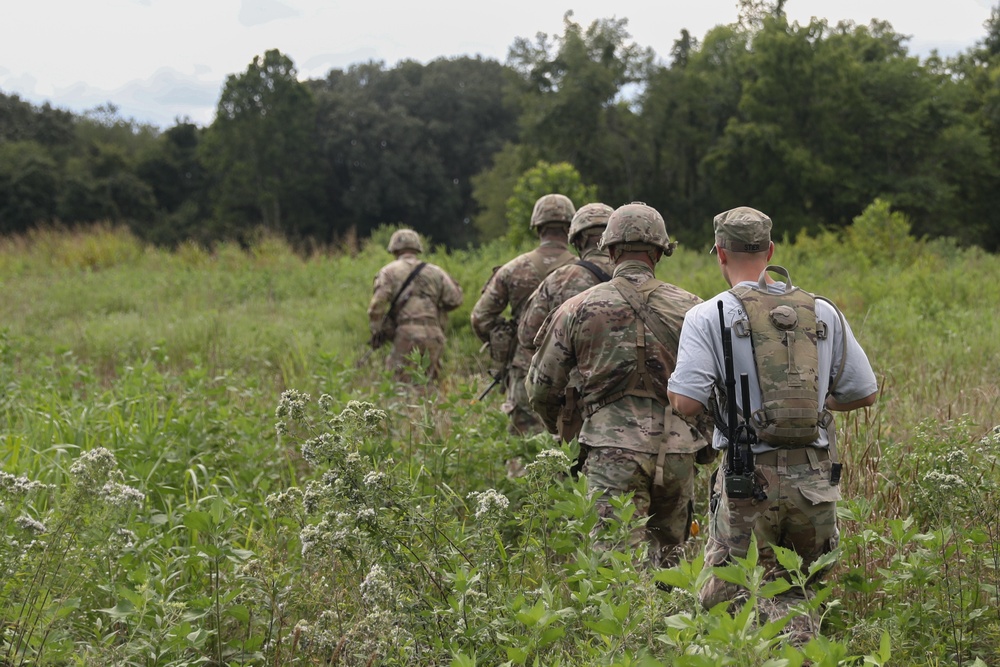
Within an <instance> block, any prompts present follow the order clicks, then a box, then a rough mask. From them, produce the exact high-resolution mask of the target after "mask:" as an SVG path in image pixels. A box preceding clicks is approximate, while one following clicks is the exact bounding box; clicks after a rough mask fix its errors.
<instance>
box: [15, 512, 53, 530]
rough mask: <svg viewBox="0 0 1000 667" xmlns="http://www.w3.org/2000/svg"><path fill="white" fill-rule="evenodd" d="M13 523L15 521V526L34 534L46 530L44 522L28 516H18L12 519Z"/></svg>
mask: <svg viewBox="0 0 1000 667" xmlns="http://www.w3.org/2000/svg"><path fill="white" fill-rule="evenodd" d="M14 523H16V524H17V527H18V528H20V529H21V530H26V531H28V532H29V533H34V534H35V535H41V534H42V533H44V532H45V531H46V530H47V528H46V527H45V524H44V523H42V522H41V521H38V520H36V519H32V518H31V517H30V516H23V515H22V516H19V517H17V518H16V519H14Z"/></svg>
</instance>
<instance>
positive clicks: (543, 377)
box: [525, 309, 576, 433]
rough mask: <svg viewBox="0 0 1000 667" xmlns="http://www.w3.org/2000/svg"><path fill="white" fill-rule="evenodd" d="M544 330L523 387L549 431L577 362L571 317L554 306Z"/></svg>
mask: <svg viewBox="0 0 1000 667" xmlns="http://www.w3.org/2000/svg"><path fill="white" fill-rule="evenodd" d="M551 319H552V321H551V323H550V324H549V326H548V329H547V330H546V334H545V336H544V338H542V340H541V344H540V345H539V346H538V351H537V352H536V353H535V355H534V356H533V357H532V358H531V365H530V366H529V367H528V375H527V378H526V379H525V388H526V389H527V392H528V402H529V403H530V404H531V408H532V409H533V410H534V411H535V412H536V413H537V414H538V416H539V417H540V418H541V420H542V422H543V423H544V424H545V427H546V428H547V429H548V430H549V432H550V433H555V432H556V431H557V429H558V420H559V411H560V409H561V408H562V401H563V398H562V397H563V395H564V394H565V392H566V385H567V383H568V382H569V372H570V369H572V368H573V367H574V366H575V365H576V357H575V356H574V353H573V347H572V342H571V333H570V330H569V328H570V327H572V320H571V318H570V317H569V314H568V313H567V312H565V311H563V310H562V309H560V310H557V311H556V313H555V314H554V315H553V317H552V318H551Z"/></svg>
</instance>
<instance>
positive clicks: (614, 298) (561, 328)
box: [526, 202, 706, 567]
mask: <svg viewBox="0 0 1000 667" xmlns="http://www.w3.org/2000/svg"><path fill="white" fill-rule="evenodd" d="M675 245H676V244H674V243H672V242H671V241H670V239H669V238H668V237H667V230H666V226H665V224H664V222H663V217H662V216H661V215H660V214H659V213H658V212H657V211H656V210H655V209H653V208H651V207H649V206H646V205H645V204H643V203H640V202H633V203H631V204H627V205H625V206H622V207H621V208H619V209H617V210H616V211H615V212H614V213H613V214H612V215H611V217H610V218H609V219H608V225H607V228H606V229H605V230H604V235H603V236H602V237H601V247H603V248H607V249H608V250H609V254H610V256H611V261H612V263H613V264H614V267H615V268H614V274H613V277H612V279H611V281H610V282H607V283H602V284H599V285H597V286H595V287H592V288H590V289H589V290H587V291H585V292H583V293H581V294H578V295H576V296H575V297H573V298H571V299H569V300H568V301H566V302H565V303H564V304H563V305H562V306H560V307H559V308H557V309H556V311H555V312H554V313H552V314H551V315H550V316H549V319H548V321H546V323H545V324H544V325H543V331H544V333H543V334H541V336H542V338H541V340H540V341H538V342H539V345H538V352H536V353H535V356H534V357H533V358H532V360H531V366H530V368H529V369H528V378H527V383H526V384H527V392H528V399H529V400H530V401H531V405H532V407H533V408H535V410H536V411H537V412H538V414H539V415H541V417H542V420H543V421H544V422H545V425H546V426H547V427H548V428H549V430H550V431H551V430H554V429H555V428H556V420H557V419H558V417H559V412H560V409H561V406H560V399H561V396H562V394H563V392H564V390H565V388H566V386H567V383H568V382H569V378H570V374H571V372H572V371H573V370H574V369H576V372H578V373H579V377H580V382H581V385H580V392H581V403H582V405H583V413H584V422H583V426H582V428H581V429H580V436H579V440H580V443H581V446H586V447H588V448H589V453H588V455H587V458H586V461H585V462H584V464H583V472H584V474H586V476H587V483H588V485H589V486H590V487H592V488H596V489H599V490H600V492H601V496H600V497H599V498H598V501H597V506H598V512H599V514H600V516H601V517H602V519H606V518H608V517H611V516H612V515H613V507H612V505H611V502H610V500H611V498H612V497H614V496H620V495H622V494H626V493H629V492H632V493H634V496H633V499H632V502H633V503H634V504H635V508H636V513H635V514H636V516H637V517H648V521H647V523H646V524H645V526H643V527H642V528H639V529H637V530H636V532H635V533H634V534H633V535H632V538H631V539H632V542H633V544H638V543H639V541H640V540H645V541H647V542H648V543H649V545H650V550H649V557H650V562H651V563H652V565H653V566H656V567H663V566H669V565H670V564H672V563H674V562H676V561H677V559H678V558H679V553H678V552H679V547H680V545H681V544H682V543H683V542H684V541H685V540H686V539H687V538H688V536H689V533H690V528H691V514H692V508H693V501H694V474H695V466H694V464H695V453H696V451H697V450H698V449H700V448H702V447H704V446H705V445H706V442H705V439H704V438H703V437H702V436H701V435H700V434H699V433H698V431H697V430H695V429H694V428H692V427H690V426H689V425H688V424H687V423H686V422H684V421H683V420H682V419H681V418H680V417H679V416H678V415H676V414H675V413H674V412H673V410H672V409H671V407H670V405H669V404H668V402H667V378H668V377H669V376H670V373H671V371H673V368H674V360H675V359H676V355H677V341H678V338H679V337H680V330H681V322H683V320H684V314H685V313H686V312H687V311H688V310H689V309H690V308H691V307H693V306H695V305H696V304H698V303H700V302H701V299H699V298H698V297H696V296H695V295H693V294H691V293H689V292H686V291H684V290H682V289H681V288H679V287H675V286H674V285H670V284H668V283H664V282H662V281H660V280H657V279H656V278H655V277H654V274H653V270H654V268H655V267H656V264H657V263H658V262H659V261H660V258H661V257H663V256H668V257H669V256H670V255H671V254H672V253H673V250H674V247H675Z"/></svg>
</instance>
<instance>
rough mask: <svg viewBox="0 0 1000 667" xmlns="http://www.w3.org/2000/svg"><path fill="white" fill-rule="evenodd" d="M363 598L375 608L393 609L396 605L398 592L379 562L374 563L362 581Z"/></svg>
mask: <svg viewBox="0 0 1000 667" xmlns="http://www.w3.org/2000/svg"><path fill="white" fill-rule="evenodd" d="M361 600H362V601H363V602H364V603H365V604H367V605H368V606H370V607H372V608H375V609H393V608H394V607H395V606H396V593H395V591H394V590H393V587H392V581H390V580H389V576H388V574H387V573H386V571H385V570H383V569H382V566H381V565H379V564H378V563H376V564H375V565H372V568H371V570H369V571H368V575H367V576H366V577H365V579H364V581H362V582H361Z"/></svg>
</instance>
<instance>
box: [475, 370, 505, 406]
mask: <svg viewBox="0 0 1000 667" xmlns="http://www.w3.org/2000/svg"><path fill="white" fill-rule="evenodd" d="M487 375H489V376H490V377H491V378H493V382H491V383H490V386H488V387H486V389H483V392H482V393H481V394H479V398H477V399H476V400H477V401H481V400H483V399H484V398H486V395H487V394H488V393H490V392H491V391H493V388H494V387H495V386H497V385H498V384H500V383H501V382H503V379H504V374H503V373H497V374H496V375H493V374H492V373H487Z"/></svg>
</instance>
